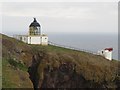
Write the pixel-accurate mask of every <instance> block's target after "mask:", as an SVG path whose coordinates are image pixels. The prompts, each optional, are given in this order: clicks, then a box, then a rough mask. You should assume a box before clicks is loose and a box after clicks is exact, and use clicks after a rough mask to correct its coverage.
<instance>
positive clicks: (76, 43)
mask: <svg viewBox="0 0 120 90" xmlns="http://www.w3.org/2000/svg"><path fill="white" fill-rule="evenodd" d="M48 36H49V41H52V42H54V43H57V44H60V45H66V46H72V47H76V48H80V49H85V50H89V51H93V52H97V51H98V50H102V49H105V48H108V47H112V48H113V59H116V60H118V35H117V34H98V33H97V34H96V33H94V34H85V33H84V34H80V33H77V34H75V33H73V34H72V33H52V34H51V33H49V34H48Z"/></svg>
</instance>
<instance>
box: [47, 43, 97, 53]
mask: <svg viewBox="0 0 120 90" xmlns="http://www.w3.org/2000/svg"><path fill="white" fill-rule="evenodd" d="M48 44H49V45H53V46H59V47H62V48H66V49H71V50H75V51H83V52H87V53H90V54H94V55H98V53H96V52H93V51H90V50H86V49H80V48H76V47H71V46H66V45H60V44H57V43H54V42H51V41H48Z"/></svg>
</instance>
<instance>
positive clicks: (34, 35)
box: [14, 18, 48, 45]
mask: <svg viewBox="0 0 120 90" xmlns="http://www.w3.org/2000/svg"><path fill="white" fill-rule="evenodd" d="M14 38H16V39H18V40H20V41H23V42H24V43H27V44H38V45H48V36H47V35H46V34H42V31H41V25H40V24H39V23H38V21H37V20H36V18H34V19H33V22H32V23H31V24H30V25H29V31H28V35H14Z"/></svg>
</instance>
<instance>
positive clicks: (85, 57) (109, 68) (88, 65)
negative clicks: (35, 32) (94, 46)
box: [32, 45, 119, 88]
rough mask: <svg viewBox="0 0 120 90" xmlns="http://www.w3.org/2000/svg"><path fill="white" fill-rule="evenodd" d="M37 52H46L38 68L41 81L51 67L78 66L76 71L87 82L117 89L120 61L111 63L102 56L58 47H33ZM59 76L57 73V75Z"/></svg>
mask: <svg viewBox="0 0 120 90" xmlns="http://www.w3.org/2000/svg"><path fill="white" fill-rule="evenodd" d="M32 47H33V48H34V49H35V50H38V51H42V52H45V54H46V55H45V56H44V58H43V61H42V62H41V63H40V65H39V67H38V73H39V77H40V79H41V81H42V80H43V79H44V76H45V72H44V69H45V68H46V67H47V66H48V65H49V66H50V67H51V68H59V67H60V64H61V63H73V64H76V67H75V70H76V72H77V73H78V74H79V75H82V76H83V77H84V78H85V80H87V81H93V82H95V83H98V84H100V83H106V84H108V85H107V87H109V88H110V87H112V88H113V87H116V85H115V84H114V83H115V79H116V73H117V72H118V69H119V68H118V63H119V62H118V61H116V60H112V61H109V60H107V59H105V58H104V57H102V56H97V55H93V54H89V53H86V52H82V51H74V50H70V49H65V48H61V47H56V46H51V45H49V46H38V45H32ZM56 74H57V73H56Z"/></svg>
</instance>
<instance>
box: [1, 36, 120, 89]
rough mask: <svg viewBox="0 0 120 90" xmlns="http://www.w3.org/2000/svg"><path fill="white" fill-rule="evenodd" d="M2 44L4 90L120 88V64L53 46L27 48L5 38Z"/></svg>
mask: <svg viewBox="0 0 120 90" xmlns="http://www.w3.org/2000/svg"><path fill="white" fill-rule="evenodd" d="M2 43H3V46H2V47H3V48H2V52H3V53H2V57H3V59H2V70H3V77H2V81H3V83H2V84H3V87H4V88H6V87H8V88H15V87H19V88H26V87H27V88H30V87H33V85H34V87H38V86H39V87H45V86H46V87H49V88H51V87H56V88H66V87H68V88H69V87H72V88H73V87H78V88H80V87H83V88H84V87H91V88H92V87H107V88H110V87H112V88H114V87H118V84H116V83H119V80H120V78H119V77H118V76H116V74H117V73H118V70H119V65H118V64H119V63H120V62H119V61H116V60H112V61H109V60H107V59H105V58H104V57H102V56H98V55H93V54H90V53H86V52H83V51H75V50H70V49H66V48H61V47H57V46H53V45H48V46H41V45H28V44H25V43H23V42H21V41H18V40H16V39H13V38H10V37H7V36H5V35H3V38H2ZM27 71H30V73H28V72H27ZM29 74H30V78H29ZM30 79H31V80H30ZM16 81H17V82H16ZM31 81H32V82H31ZM32 83H33V85H32ZM36 83H37V84H36Z"/></svg>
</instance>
